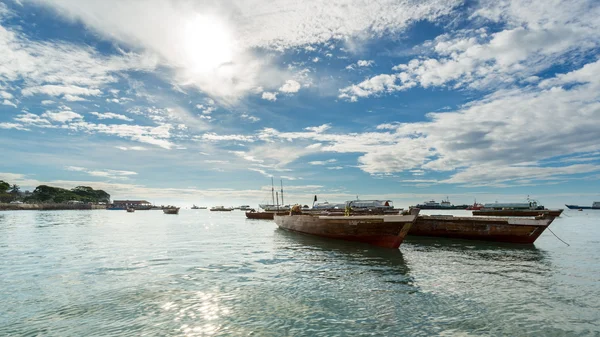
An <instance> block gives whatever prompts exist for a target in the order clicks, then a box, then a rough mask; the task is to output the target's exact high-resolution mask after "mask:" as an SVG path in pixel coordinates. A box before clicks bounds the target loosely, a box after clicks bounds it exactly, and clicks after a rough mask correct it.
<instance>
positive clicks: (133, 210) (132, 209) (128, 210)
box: [127, 207, 135, 213]
mask: <svg viewBox="0 0 600 337" xmlns="http://www.w3.org/2000/svg"><path fill="white" fill-rule="evenodd" d="M133 212H135V208H133V207H130V208H128V209H127V213H133Z"/></svg>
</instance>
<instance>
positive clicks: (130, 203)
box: [111, 200, 152, 209]
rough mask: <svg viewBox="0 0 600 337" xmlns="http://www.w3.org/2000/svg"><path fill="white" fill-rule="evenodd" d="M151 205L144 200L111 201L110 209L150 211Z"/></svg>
mask: <svg viewBox="0 0 600 337" xmlns="http://www.w3.org/2000/svg"><path fill="white" fill-rule="evenodd" d="M150 207H152V203H151V202H149V201H146V200H113V203H112V205H111V208H112V209H127V208H135V209H150Z"/></svg>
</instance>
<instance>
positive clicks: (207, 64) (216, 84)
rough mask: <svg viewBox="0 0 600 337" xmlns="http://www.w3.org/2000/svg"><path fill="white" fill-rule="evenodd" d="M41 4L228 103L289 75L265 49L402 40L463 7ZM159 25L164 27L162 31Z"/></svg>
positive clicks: (109, 0) (314, 0)
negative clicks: (388, 37) (415, 26)
mask: <svg viewBox="0 0 600 337" xmlns="http://www.w3.org/2000/svg"><path fill="white" fill-rule="evenodd" d="M35 2H36V3H40V4H43V5H45V6H48V7H50V8H53V9H54V10H56V12H57V13H59V14H61V15H62V16H64V17H66V18H70V19H73V20H77V21H80V22H82V23H83V24H85V25H86V26H87V27H88V28H90V29H92V30H94V31H95V32H97V33H99V34H100V35H102V36H103V37H105V38H108V39H110V40H114V41H118V42H119V43H121V44H124V45H126V46H128V47H129V48H132V49H135V50H144V51H145V52H147V53H151V54H154V55H157V56H158V58H159V59H160V60H161V62H162V63H163V64H164V65H167V66H168V67H170V69H172V70H173V72H174V73H173V75H174V78H175V80H176V82H177V83H179V84H180V85H183V86H191V87H196V88H198V89H200V90H201V91H203V92H205V93H207V94H209V95H211V96H214V97H217V98H219V99H220V100H223V101H225V102H229V103H231V102H235V101H236V100H237V99H239V98H240V97H243V96H244V95H245V94H247V93H249V92H251V91H252V90H253V89H254V88H256V87H259V86H264V85H267V86H268V87H272V86H271V85H269V84H270V83H273V82H274V81H278V80H280V79H281V78H282V77H284V76H287V74H286V72H285V71H283V70H282V69H279V68H278V67H277V66H274V65H273V64H272V62H271V61H270V60H269V57H268V55H265V53H263V52H260V51H261V50H276V51H285V50H288V49H294V48H302V49H305V48H312V47H310V45H313V44H315V45H316V44H324V43H326V42H328V41H330V40H338V41H344V40H346V39H351V38H354V37H356V36H365V35H366V36H382V35H385V34H397V33H399V32H401V31H403V30H404V29H405V28H406V27H407V26H408V25H409V24H411V23H412V22H414V21H418V20H435V19H437V18H439V17H440V16H443V15H447V14H449V13H450V12H451V11H452V10H453V8H454V7H455V6H458V5H459V4H460V3H461V1H458V0H447V1H439V0H428V1H420V2H414V3H413V2H399V3H392V2H382V3H377V4H371V3H365V2H363V1H358V0H352V1H350V2H349V3H345V4H343V5H342V4H339V3H331V2H329V1H322V0H311V1H308V2H305V3H303V4H302V5H298V4H297V3H296V2H293V1H288V0H285V1H280V2H275V3H273V2H270V1H254V2H251V3H248V2H246V1H237V0H236V1H233V2H231V3H228V4H229V6H227V5H224V4H222V3H218V2H191V1H184V2H175V1H167V0H151V1H149V2H144V3H142V2H126V3H123V2H121V1H118V0H106V1H103V2H102V3H99V2H97V1H94V0H58V1H57V0H52V1H51V0H36V1H35ZM115 8H118V10H115ZM314 8H320V10H319V13H320V14H319V15H315V13H314ZM139 13H145V15H138V14H139ZM158 21H160V22H161V25H157V24H156V22H158ZM297 27H302V29H297ZM206 50H210V51H211V52H210V53H207V52H206ZM314 59H318V57H315V58H313V60H314ZM279 83H281V82H279ZM273 89H274V88H273Z"/></svg>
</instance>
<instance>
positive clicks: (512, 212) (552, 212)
mask: <svg viewBox="0 0 600 337" xmlns="http://www.w3.org/2000/svg"><path fill="white" fill-rule="evenodd" d="M562 212H563V210H562V209H545V210H535V209H526V210H517V209H502V210H497V209H492V210H478V211H473V215H477V216H538V215H543V214H548V215H549V216H560V215H561V213H562Z"/></svg>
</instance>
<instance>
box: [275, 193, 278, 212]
mask: <svg viewBox="0 0 600 337" xmlns="http://www.w3.org/2000/svg"><path fill="white" fill-rule="evenodd" d="M275 196H277V209H279V192H275Z"/></svg>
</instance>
